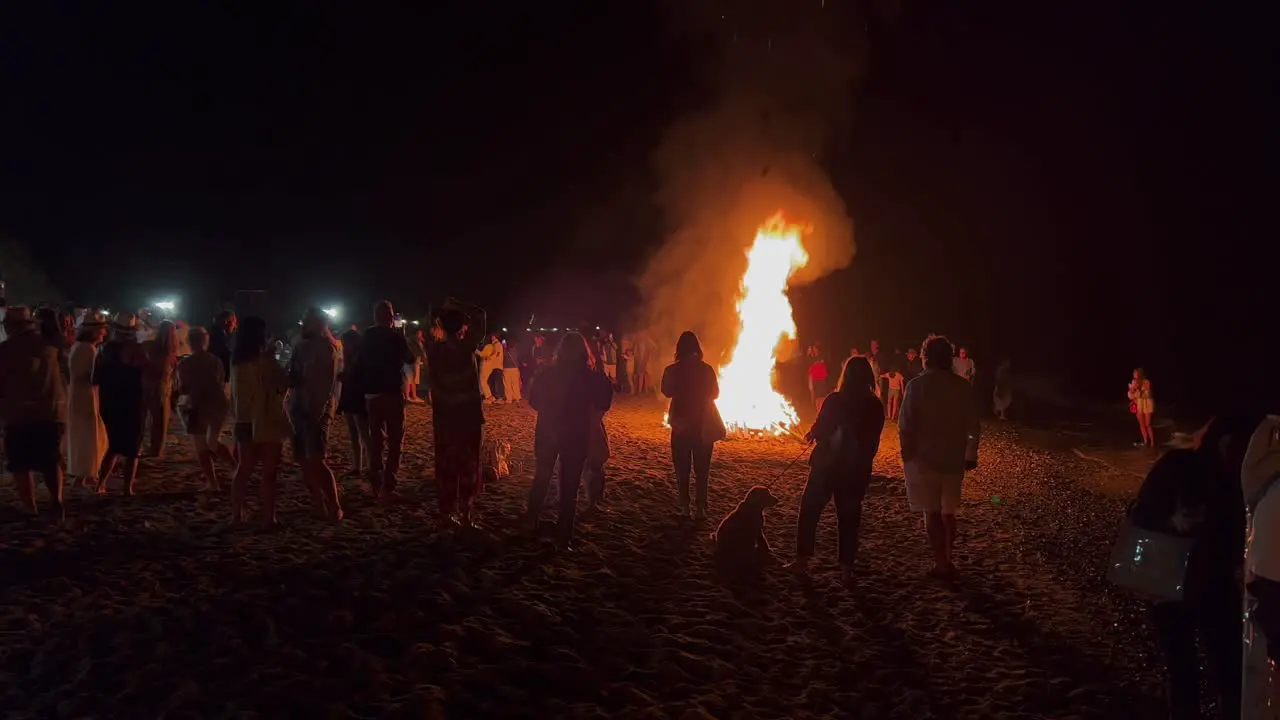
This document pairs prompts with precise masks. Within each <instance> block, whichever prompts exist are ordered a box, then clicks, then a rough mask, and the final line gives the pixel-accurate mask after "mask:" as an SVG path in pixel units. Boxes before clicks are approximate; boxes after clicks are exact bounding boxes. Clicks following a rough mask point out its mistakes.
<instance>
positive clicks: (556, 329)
mask: <svg viewBox="0 0 1280 720" xmlns="http://www.w3.org/2000/svg"><path fill="white" fill-rule="evenodd" d="M551 332H560V328H551Z"/></svg>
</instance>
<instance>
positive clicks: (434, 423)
mask: <svg viewBox="0 0 1280 720" xmlns="http://www.w3.org/2000/svg"><path fill="white" fill-rule="evenodd" d="M484 336H485V312H484V310H483V309H482V308H479V307H475V306H471V305H464V304H463V303H460V302H459V301H457V300H454V299H452V298H450V299H449V300H448V301H447V302H446V304H445V308H444V311H443V312H442V313H441V315H440V333H439V334H438V336H435V337H433V338H432V339H431V340H430V342H429V343H428V345H427V382H428V383H429V385H430V387H431V399H432V404H431V430H432V432H433V433H434V434H435V445H436V481H437V482H438V483H439V484H440V485H439V489H438V491H437V492H438V495H437V497H438V498H439V502H440V515H441V517H442V519H443V522H444V524H445V526H446V527H447V528H449V529H456V528H459V527H464V526H466V527H474V526H475V525H476V519H475V517H474V516H473V506H474V503H475V501H476V499H477V498H478V497H479V496H480V491H481V489H482V480H483V476H482V475H481V474H480V442H481V440H482V439H483V436H484V398H483V397H482V396H481V394H480V385H479V383H477V382H476V360H475V355H476V348H477V347H478V346H479V344H480V341H481V340H482V339H483V338H484Z"/></svg>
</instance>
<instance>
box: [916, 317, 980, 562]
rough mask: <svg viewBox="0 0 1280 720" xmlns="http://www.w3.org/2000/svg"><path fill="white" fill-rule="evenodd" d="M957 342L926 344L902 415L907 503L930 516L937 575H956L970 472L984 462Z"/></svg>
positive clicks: (941, 339)
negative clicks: (963, 492) (955, 365)
mask: <svg viewBox="0 0 1280 720" xmlns="http://www.w3.org/2000/svg"><path fill="white" fill-rule="evenodd" d="M952 355H953V353H952V348H951V343H950V342H949V341H948V340H947V339H946V338H944V337H931V338H929V339H928V340H926V341H925V344H924V367H925V371H924V373H922V374H921V375H920V376H919V377H917V378H915V379H914V380H912V381H911V382H909V383H907V389H906V394H905V396H904V398H903V400H902V409H901V411H900V413H899V415H898V438H899V440H900V441H901V444H902V466H903V474H904V475H905V476H906V486H907V502H908V503H910V505H911V509H912V510H914V511H916V512H919V513H923V514H924V523H925V532H926V534H927V536H928V539H929V547H930V548H931V549H932V550H933V569H932V570H931V571H930V574H931V575H933V576H935V577H941V578H944V579H950V578H952V577H954V575H955V565H954V564H953V563H952V555H951V551H952V548H953V547H954V545H955V539H956V511H957V510H958V509H959V507H960V486H961V484H962V483H963V481H964V474H965V471H966V470H972V469H973V468H975V467H977V465H978V431H979V427H978V411H977V406H976V405H975V404H974V398H973V387H972V386H971V385H970V384H969V382H968V381H967V380H965V379H964V378H962V377H960V376H959V375H956V374H955V373H953V372H952V370H951V367H952Z"/></svg>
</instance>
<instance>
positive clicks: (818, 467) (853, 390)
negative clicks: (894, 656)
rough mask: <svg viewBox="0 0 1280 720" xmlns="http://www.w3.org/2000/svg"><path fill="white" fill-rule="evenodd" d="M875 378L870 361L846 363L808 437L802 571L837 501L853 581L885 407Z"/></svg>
mask: <svg viewBox="0 0 1280 720" xmlns="http://www.w3.org/2000/svg"><path fill="white" fill-rule="evenodd" d="M876 381H877V378H876V375H875V372H874V371H873V370H872V369H871V363H870V362H868V361H867V359H866V358H861V357H851V358H849V359H848V360H845V361H844V367H843V368H842V369H841V370H840V380H839V383H838V384H837V385H836V391H835V392H833V393H831V394H830V395H828V396H827V398H826V400H825V401H824V402H823V403H822V409H821V410H820V411H819V412H818V419H817V420H815V421H814V423H813V427H812V428H810V429H809V432H808V433H807V434H806V435H805V439H806V440H811V441H815V442H817V447H815V448H814V450H813V455H812V456H811V457H810V459H809V464H810V468H809V482H808V483H807V484H806V485H805V487H804V494H803V495H801V497H800V518H799V520H798V521H797V522H796V559H795V562H793V563H792V564H791V566H790V567H791V568H792V569H793V570H794V571H796V572H797V573H801V574H803V573H805V572H807V571H808V569H809V559H810V558H812V557H813V553H814V547H815V545H816V544H817V534H818V520H819V519H820V518H821V517H822V510H823V509H824V508H825V507H826V506H827V503H828V502H831V501H832V500H834V501H835V504H836V524H837V525H836V527H837V532H838V537H839V549H838V551H837V552H838V555H837V557H838V560H839V563H840V571H841V574H842V575H843V577H844V580H845V582H846V583H848V582H851V581H852V580H853V561H854V560H855V559H856V558H857V555H858V533H859V530H860V529H861V527H862V500H863V498H864V497H866V494H867V486H868V485H870V484H871V463H872V462H873V461H874V460H875V457H876V452H877V451H878V450H879V449H880V433H881V431H882V430H884V406H883V405H881V404H880V400H879V399H878V398H877V397H876V394H875V393H876Z"/></svg>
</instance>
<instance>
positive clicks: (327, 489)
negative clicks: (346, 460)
mask: <svg viewBox="0 0 1280 720" xmlns="http://www.w3.org/2000/svg"><path fill="white" fill-rule="evenodd" d="M301 465H302V480H303V482H305V483H306V485H307V489H308V490H310V491H311V505H312V509H313V511H314V512H315V513H316V515H317V517H323V518H326V519H329V520H341V519H342V504H341V502H340V501H339V500H338V483H337V481H336V480H334V477H333V471H332V470H330V469H329V466H328V465H326V464H325V462H324V458H308V459H306V460H303V461H302V463H301Z"/></svg>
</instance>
